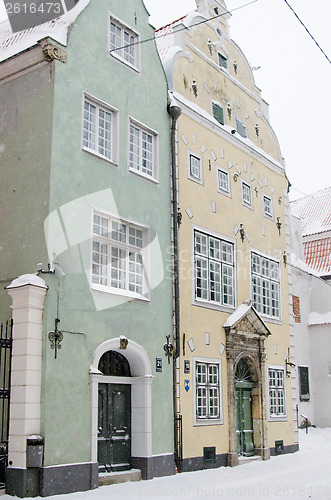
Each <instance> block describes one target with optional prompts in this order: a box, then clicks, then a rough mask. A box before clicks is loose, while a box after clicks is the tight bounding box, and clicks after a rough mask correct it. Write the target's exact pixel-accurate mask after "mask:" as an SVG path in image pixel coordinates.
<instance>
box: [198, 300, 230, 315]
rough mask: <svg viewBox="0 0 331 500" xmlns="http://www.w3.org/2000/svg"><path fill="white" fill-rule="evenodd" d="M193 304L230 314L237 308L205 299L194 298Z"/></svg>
mask: <svg viewBox="0 0 331 500" xmlns="http://www.w3.org/2000/svg"><path fill="white" fill-rule="evenodd" d="M192 305H193V306H197V307H206V308H207V309H214V310H215V311H222V312H227V313H230V314H232V313H233V312H234V311H235V309H236V307H235V306H224V305H222V304H216V303H214V302H207V301H203V300H201V301H200V300H197V299H194V300H193V302H192Z"/></svg>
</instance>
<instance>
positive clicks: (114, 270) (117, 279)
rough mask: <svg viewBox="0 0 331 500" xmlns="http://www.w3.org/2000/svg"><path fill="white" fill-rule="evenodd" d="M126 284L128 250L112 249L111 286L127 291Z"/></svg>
mask: <svg viewBox="0 0 331 500" xmlns="http://www.w3.org/2000/svg"><path fill="white" fill-rule="evenodd" d="M125 284H126V250H123V249H122V248H117V247H114V246H113V247H112V249H111V286H113V287H114V288H121V289H125V288H126V287H125Z"/></svg>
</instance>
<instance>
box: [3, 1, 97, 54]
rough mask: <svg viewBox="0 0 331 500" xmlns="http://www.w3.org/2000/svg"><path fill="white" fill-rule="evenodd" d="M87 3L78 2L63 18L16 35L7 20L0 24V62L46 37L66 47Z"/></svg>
mask: <svg viewBox="0 0 331 500" xmlns="http://www.w3.org/2000/svg"><path fill="white" fill-rule="evenodd" d="M89 3H90V0H80V2H78V4H77V5H76V7H74V8H73V9H71V10H70V11H68V12H67V13H66V14H64V15H63V16H61V17H58V18H57V19H54V20H53V21H50V22H48V23H44V24H41V25H40V26H35V27H33V28H29V29H26V30H24V31H20V32H18V33H13V31H12V29H11V26H10V23H9V20H8V19H6V20H5V21H3V22H2V23H0V62H1V61H5V60H6V59H9V58H10V57H13V56H15V55H17V54H20V53H21V52H24V51H25V50H27V49H30V48H31V47H33V46H35V45H37V44H38V42H39V41H40V40H43V39H44V38H47V37H49V38H52V39H53V40H55V41H56V42H58V43H60V44H61V45H64V46H66V45H67V41H68V31H69V30H70V27H71V26H72V24H73V23H74V22H75V20H76V19H77V17H78V15H79V14H80V13H81V12H82V10H83V9H85V7H86V6H87V5H88V4H89Z"/></svg>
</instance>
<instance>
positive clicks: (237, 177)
mask: <svg viewBox="0 0 331 500" xmlns="http://www.w3.org/2000/svg"><path fill="white" fill-rule="evenodd" d="M238 179H239V174H237V173H236V174H233V180H234V182H237V181H238Z"/></svg>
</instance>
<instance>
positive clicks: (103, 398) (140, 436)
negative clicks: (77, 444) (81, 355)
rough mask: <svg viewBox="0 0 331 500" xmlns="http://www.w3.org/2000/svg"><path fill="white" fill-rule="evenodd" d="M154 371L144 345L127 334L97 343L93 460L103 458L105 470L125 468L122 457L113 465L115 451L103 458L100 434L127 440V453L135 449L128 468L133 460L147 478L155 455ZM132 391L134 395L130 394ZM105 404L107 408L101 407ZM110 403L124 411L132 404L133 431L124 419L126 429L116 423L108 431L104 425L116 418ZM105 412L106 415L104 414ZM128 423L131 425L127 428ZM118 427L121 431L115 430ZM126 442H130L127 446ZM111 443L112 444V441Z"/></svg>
mask: <svg viewBox="0 0 331 500" xmlns="http://www.w3.org/2000/svg"><path fill="white" fill-rule="evenodd" d="M151 372H152V369H151V363H150V360H149V357H148V355H147V353H146V351H145V350H144V349H143V347H141V346H140V345H139V344H137V343H136V342H133V341H132V340H130V339H126V338H124V337H116V338H113V339H109V340H106V341H105V342H103V343H102V344H100V345H99V346H98V347H97V349H96V351H95V353H94V355H93V359H92V364H91V366H90V376H91V385H92V394H91V396H92V422H91V424H92V432H91V461H92V463H94V464H97V463H98V459H100V461H101V462H106V465H107V464H108V465H110V467H103V470H106V471H108V470H109V469H110V470H111V471H112V470H114V471H115V470H121V467H120V464H119V463H118V462H119V461H117V463H116V464H115V463H114V462H113V465H112V463H111V459H112V455H111V451H105V453H106V459H105V458H100V455H99V437H100V436H103V437H106V439H111V438H119V439H112V443H114V442H116V441H118V442H119V443H120V442H122V443H124V445H123V446H124V448H125V447H126V448H127V454H128V450H129V449H130V450H131V451H130V454H131V456H130V457H129V459H128V458H127V459H126V461H125V462H123V463H124V468H125V469H127V468H129V466H128V463H130V466H131V467H133V468H136V469H140V470H141V475H142V478H143V479H147V477H148V470H147V463H148V460H150V459H151V457H152V380H153V376H152V375H151ZM116 386H117V387H116ZM124 386H126V387H124ZM99 389H100V391H99ZM125 391H126V393H125ZM129 392H130V396H129V395H128V393H129ZM112 399H113V401H112V402H111V400H112ZM109 400H110V402H109ZM129 401H130V403H129ZM105 406H106V410H101V408H102V407H105ZM107 406H111V408H119V407H121V408H122V410H123V412H124V413H127V414H129V408H130V415H131V428H130V430H131V432H130V433H128V431H129V425H125V423H121V425H122V426H123V428H122V429H120V425H116V424H113V427H116V429H113V431H112V433H110V435H107V433H106V432H105V429H104V426H105V425H106V422H107V420H108V422H109V421H110V420H111V418H112V415H111V414H110V412H111V410H110V409H109V408H107ZM99 410H100V411H99ZM107 412H108V414H107ZM102 413H103V415H101V414H102ZM118 415H119V412H118V413H117V414H116V413H115V419H116V418H117V416H118ZM105 419H106V420H105ZM113 421H114V419H113ZM100 427H101V430H100V432H99V428H100ZM124 427H127V428H126V429H124ZM118 429H119V430H120V431H121V432H118V433H114V432H115V431H116V430H118ZM123 431H125V433H124V432H123ZM127 436H128V437H127ZM125 441H128V443H125ZM119 443H118V444H119ZM125 444H127V445H128V446H125ZM108 446H110V443H109V444H108ZM104 447H106V443H104ZM100 453H101V452H100ZM98 455H99V456H98ZM109 457H110V458H109ZM116 460H117V459H116ZM109 462H110V463H109ZM102 465H105V464H101V466H102ZM99 470H100V469H99ZM101 470H102V469H101Z"/></svg>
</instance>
